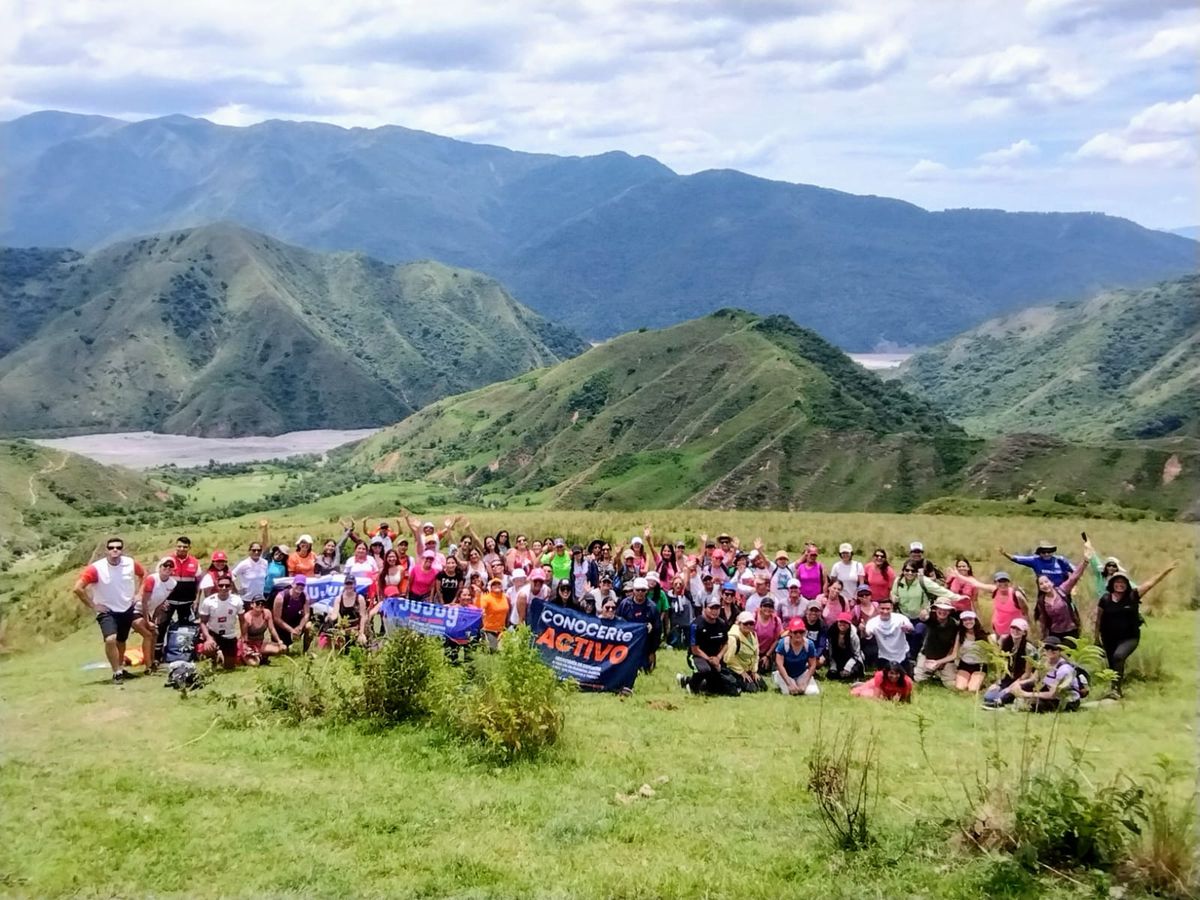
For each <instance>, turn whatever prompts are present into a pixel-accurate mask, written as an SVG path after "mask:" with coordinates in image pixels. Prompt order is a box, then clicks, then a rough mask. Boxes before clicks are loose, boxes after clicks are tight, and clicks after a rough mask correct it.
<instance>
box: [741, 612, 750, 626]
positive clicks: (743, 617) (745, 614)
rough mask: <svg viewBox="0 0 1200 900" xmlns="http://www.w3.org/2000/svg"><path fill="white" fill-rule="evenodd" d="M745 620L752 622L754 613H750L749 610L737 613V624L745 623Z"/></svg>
mask: <svg viewBox="0 0 1200 900" xmlns="http://www.w3.org/2000/svg"><path fill="white" fill-rule="evenodd" d="M747 622H749V623H753V622H754V613H751V612H740V613H738V617H737V623H738V624H739V625H745V624H746V623H747Z"/></svg>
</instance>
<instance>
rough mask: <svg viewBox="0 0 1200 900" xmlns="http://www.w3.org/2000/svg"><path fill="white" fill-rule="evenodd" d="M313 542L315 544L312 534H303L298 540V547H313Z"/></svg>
mask: <svg viewBox="0 0 1200 900" xmlns="http://www.w3.org/2000/svg"><path fill="white" fill-rule="evenodd" d="M312 542H313V539H312V535H311V534H302V535H300V537H298V538H296V546H297V547H299V546H300V545H301V544H309V545H311V544H312Z"/></svg>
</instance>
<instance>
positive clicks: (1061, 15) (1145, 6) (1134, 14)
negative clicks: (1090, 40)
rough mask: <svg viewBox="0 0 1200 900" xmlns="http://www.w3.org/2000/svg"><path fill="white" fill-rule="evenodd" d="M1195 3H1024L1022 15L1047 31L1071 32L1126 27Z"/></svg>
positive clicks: (1150, 0)
mask: <svg viewBox="0 0 1200 900" xmlns="http://www.w3.org/2000/svg"><path fill="white" fill-rule="evenodd" d="M1194 8H1195V0H1026V3H1025V11H1026V14H1027V15H1028V16H1029V18H1030V19H1031V20H1032V21H1033V22H1034V23H1035V24H1037V25H1039V26H1041V27H1042V28H1044V29H1046V30H1049V31H1056V32H1070V31H1073V30H1075V29H1077V28H1080V27H1082V26H1085V25H1091V24H1096V23H1105V22H1115V23H1116V24H1117V26H1119V27H1128V25H1129V24H1130V23H1132V22H1136V21H1138V20H1152V19H1157V18H1159V17H1161V16H1163V15H1165V14H1167V13H1169V12H1171V11H1172V10H1176V9H1194Z"/></svg>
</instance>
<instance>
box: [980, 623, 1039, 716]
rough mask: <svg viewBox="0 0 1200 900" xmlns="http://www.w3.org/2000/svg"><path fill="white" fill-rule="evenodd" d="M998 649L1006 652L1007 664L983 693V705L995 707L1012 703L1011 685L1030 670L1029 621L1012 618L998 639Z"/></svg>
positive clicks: (990, 707)
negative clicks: (1004, 633)
mask: <svg viewBox="0 0 1200 900" xmlns="http://www.w3.org/2000/svg"><path fill="white" fill-rule="evenodd" d="M1000 649H1001V650H1002V651H1004V652H1005V653H1006V654H1008V666H1007V667H1006V669H1005V671H1004V672H1003V673H1001V675H1000V678H999V679H998V680H997V681H996V682H995V683H994V684H993V685H992V686H991V687H989V688H988V689H987V690H986V691H985V692H984V695H983V705H984V706H986V707H988V708H989V709H996V708H998V707H1000V706H1003V705H1004V704H1006V703H1012V702H1013V700H1014V699H1015V698H1014V697H1013V692H1012V687H1013V685H1014V684H1016V683H1018V682H1019V681H1020V680H1021V679H1022V678H1025V677H1027V675H1028V673H1029V672H1030V671H1031V670H1032V666H1031V665H1030V662H1029V622H1027V621H1026V620H1025V619H1013V620H1012V624H1010V625H1009V626H1008V634H1006V635H1004V637H1002V638H1001V639H1000Z"/></svg>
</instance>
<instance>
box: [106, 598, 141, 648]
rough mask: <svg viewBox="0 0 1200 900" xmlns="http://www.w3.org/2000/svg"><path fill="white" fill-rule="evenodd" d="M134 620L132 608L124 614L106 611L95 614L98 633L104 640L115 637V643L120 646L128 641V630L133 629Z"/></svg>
mask: <svg viewBox="0 0 1200 900" xmlns="http://www.w3.org/2000/svg"><path fill="white" fill-rule="evenodd" d="M135 618H136V616H135V615H134V610H133V607H132V606H131V607H130V608H129V609H127V610H125V611H124V612H113V611H112V610H111V609H106V610H103V611H102V612H99V613H97V614H96V622H97V623H98V624H99V625H100V633H101V634H102V635H104V638H105V640H107V639H108V638H110V637H113V636H114V635H115V636H116V638H117V643H121V644H123V643H124V642H125V641H126V640H128V638H129V629H131V628H132V627H133V620H134V619H135Z"/></svg>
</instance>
